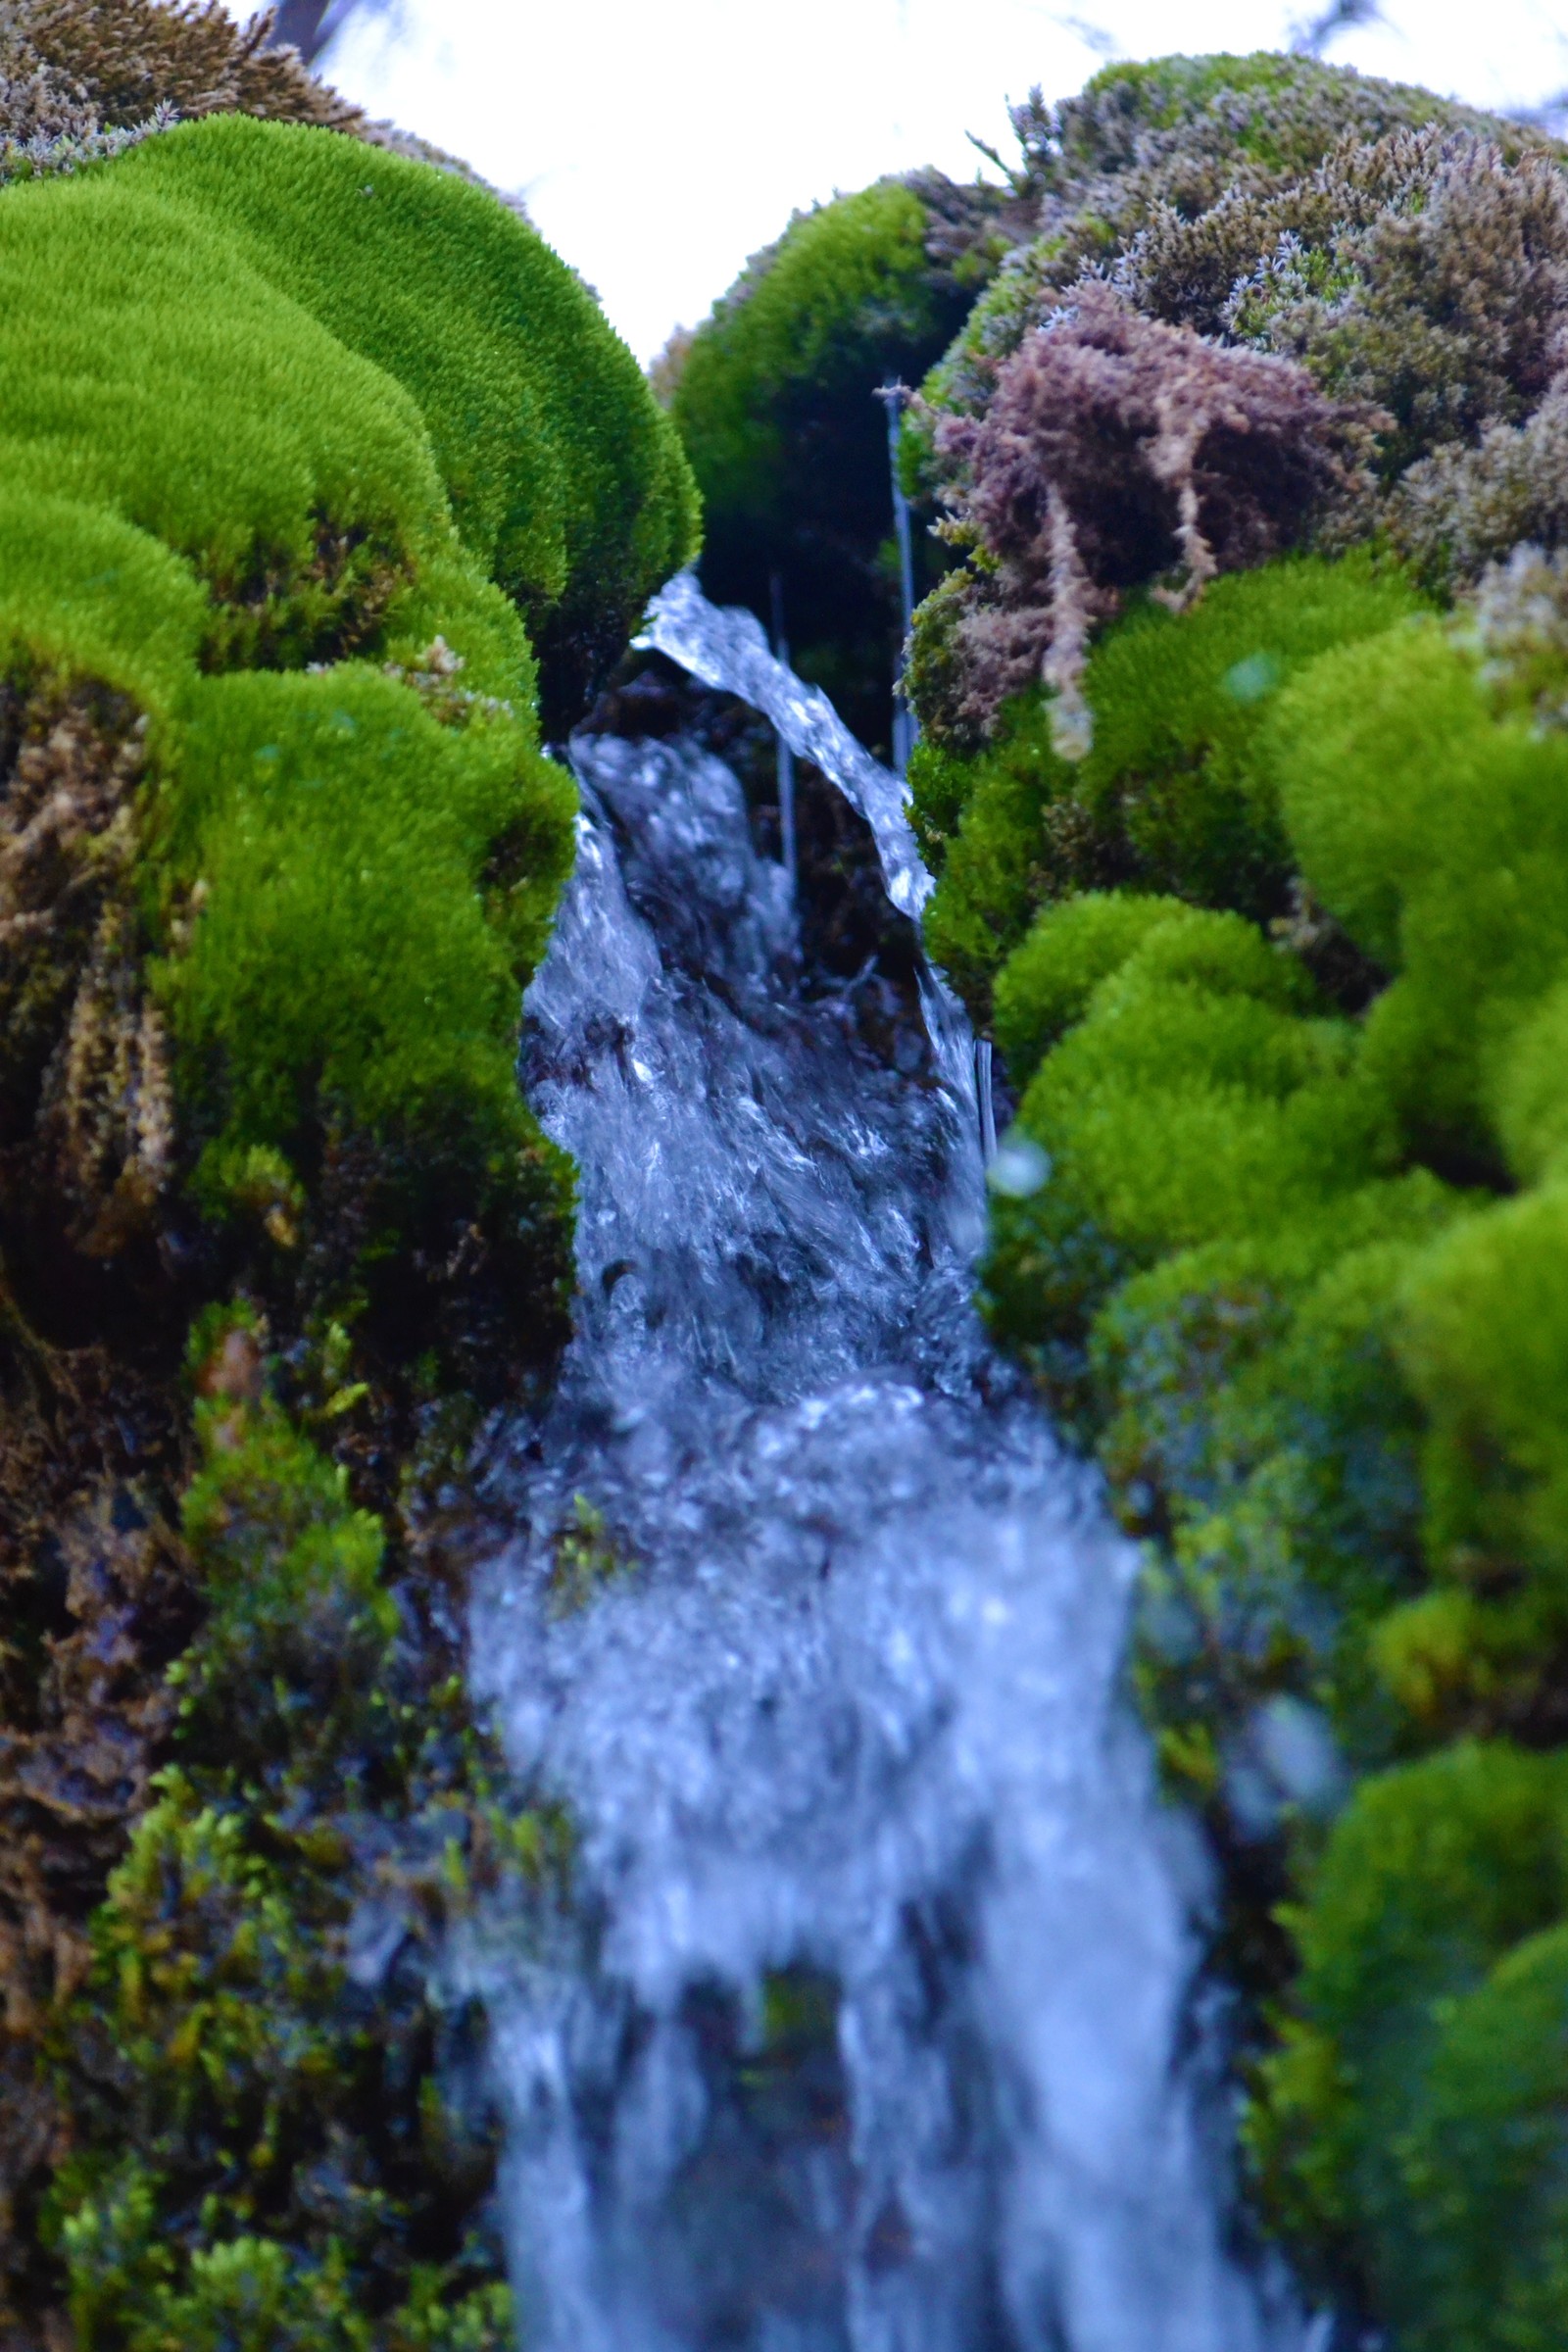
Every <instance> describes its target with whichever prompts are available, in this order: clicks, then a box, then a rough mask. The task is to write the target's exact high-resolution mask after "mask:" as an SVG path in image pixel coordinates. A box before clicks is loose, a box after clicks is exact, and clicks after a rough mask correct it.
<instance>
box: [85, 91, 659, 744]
mask: <svg viewBox="0 0 1568 2352" xmlns="http://www.w3.org/2000/svg"><path fill="white" fill-rule="evenodd" d="M115 180H116V184H117V186H124V187H126V188H129V189H131V190H135V191H138V192H140V191H149V192H151V193H152V194H154V195H156V196H157V197H159V198H160V199H162V200H164V201H166V202H167V201H172V202H174V203H176V204H177V205H178V206H179V208H180V209H182V210H183V209H184V208H186V207H189V208H190V209H192V210H194V211H196V212H197V213H198V214H199V215H200V216H201V217H202V218H203V219H205V220H208V221H214V222H217V223H221V225H222V227H223V229H224V230H225V231H226V232H227V233H228V235H229V236H230V237H231V239H232V240H233V241H234V242H235V243H237V244H238V246H239V248H240V250H241V251H242V252H243V254H244V256H245V259H246V262H247V263H248V264H249V266H250V268H251V269H253V270H255V271H256V272H257V273H258V275H260V276H261V277H263V278H265V279H266V280H268V281H269V282H270V284H272V285H274V286H276V287H277V288H279V289H280V290H281V291H282V292H283V293H285V294H286V296H287V297H288V299H289V300H290V301H291V302H292V303H294V304H295V305H297V306H299V308H300V309H302V310H303V311H305V312H307V313H308V314H309V315H310V316H311V317H312V318H313V319H317V320H319V322H320V324H321V325H322V326H323V327H324V328H325V329H327V330H328V331H329V332H330V333H331V334H332V336H333V337H334V338H335V339H336V340H337V341H338V342H339V343H340V344H342V345H344V346H346V347H347V349H348V350H349V351H351V352H353V353H355V354H357V355H359V356H360V357H361V358H363V359H365V360H366V361H368V362H370V363H372V364H373V366H374V367H375V368H377V369H379V370H382V371H384V374H385V375H386V376H390V377H391V378H392V379H393V380H394V381H395V382H396V383H398V384H399V385H401V386H402V387H403V389H404V391H405V392H406V393H407V394H408V395H410V397H411V398H412V400H413V402H414V404H415V406H416V408H417V412H418V415H419V417H420V418H421V420H422V422H423V425H424V429H425V432H426V433H427V435H428V437H429V445H430V448H431V451H432V453H433V455H434V459H435V463H436V466H437V468H438V471H439V473H440V477H441V480H442V483H443V485H444V487H445V490H446V493H447V496H448V498H449V499H450V501H451V507H452V513H453V516H454V519H455V521H456V523H457V527H458V532H459V534H460V536H461V538H462V540H463V544H464V546H465V547H466V549H467V551H468V552H469V554H470V555H471V556H472V557H473V559H474V560H475V562H476V563H477V564H479V566H480V568H481V569H482V570H483V571H485V572H487V573H488V574H489V575H490V576H492V577H493V578H495V579H496V580H498V581H499V582H500V583H501V585H502V586H503V587H504V588H505V589H506V590H507V591H508V593H509V594H510V595H512V596H514V597H515V598H516V599H517V601H518V603H519V604H520V606H521V608H522V611H523V613H524V615H525V617H526V618H527V620H528V624H529V628H530V631H531V633H532V634H533V636H534V639H535V642H536V643H537V644H538V645H539V646H540V647H541V650H542V652H543V653H544V654H545V656H546V658H547V661H548V662H549V663H550V665H551V667H552V671H553V672H554V671H556V670H559V671H560V672H561V676H560V679H559V682H557V681H555V680H554V679H553V683H555V684H556V686H557V691H556V697H555V699H556V703H557V705H558V706H567V705H568V698H569V696H570V695H571V694H572V693H577V694H580V693H581V691H582V688H583V686H584V685H585V684H586V683H587V682H588V680H589V679H590V678H591V677H592V675H593V674H594V673H595V672H596V671H597V670H600V669H602V668H603V667H604V666H605V665H606V663H607V662H608V661H610V660H613V658H614V656H615V655H616V654H617V653H618V652H619V650H620V648H621V646H622V645H623V644H624V642H625V639H626V636H627V634H628V632H629V629H630V627H631V625H632V623H633V622H634V621H635V619H636V617H637V615H638V613H640V612H641V610H642V607H643V605H644V603H645V602H646V601H647V598H648V597H649V595H650V594H651V593H652V592H653V590H654V589H655V588H657V587H659V586H661V585H662V582H663V581H664V580H666V579H667V578H669V576H670V575H671V574H672V573H673V572H675V571H678V570H679V569H680V567H681V565H682V564H685V563H688V562H689V561H690V560H691V558H692V556H693V555H694V553H695V552H696V544H697V510H696V499H695V494H694V491H693V487H692V481H691V475H690V472H689V470H688V467H687V466H686V463H685V460H684V458H683V457H682V455H681V452H680V448H679V445H678V443H677V441H676V439H675V436H674V434H673V432H672V431H671V428H670V426H669V423H668V421H667V419H666V418H665V417H663V416H662V414H661V413H660V411H659V410H658V409H657V408H656V407H655V405H654V403H653V402H652V401H651V400H650V399H649V398H648V396H647V392H646V389H645V387H644V385H643V383H642V380H641V376H640V372H639V370H638V368H637V365H636V362H635V361H634V360H633V359H632V357H631V354H630V353H629V352H628V351H627V350H626V348H625V346H624V345H623V344H622V343H621V342H620V341H619V339H618V337H616V336H615V335H614V334H613V332H612V331H611V329H610V328H609V326H608V325H607V324H606V322H605V319H604V318H603V315H602V314H601V312H600V311H599V308H598V306H597V304H596V303H595V302H594V299H593V297H592V295H591V294H590V293H589V292H588V290H587V288H586V287H585V286H583V284H582V283H581V281H580V280H579V279H578V278H576V277H575V276H574V275H573V274H572V273H571V272H570V271H569V270H565V269H564V268H563V267H562V265H561V263H560V262H559V261H558V260H557V259H556V257H555V255H554V254H553V253H552V252H551V251H550V249H549V247H548V246H547V245H546V244H545V243H544V241H543V239H542V238H541V237H540V236H539V235H538V233H537V231H535V230H534V229H533V228H531V227H530V226H529V225H528V223H527V222H526V221H521V220H519V219H518V218H517V217H516V216H515V214H513V213H511V212H509V211H508V210H507V209H506V208H505V206H503V205H501V204H498V203H497V202H496V201H495V200H494V198H492V197H491V196H489V195H488V194H487V193H486V192H485V191H484V190H482V189H480V188H477V187H474V186H471V185H470V184H469V183H468V182H467V181H466V180H463V179H461V178H458V177H456V176H455V175H453V174H451V173H448V172H435V171H432V170H430V169H429V168H428V167H426V166H423V165H420V164H416V163H411V162H409V161H408V160H407V159H406V158H404V157H402V156H397V155H392V154H388V153H386V152H384V151H381V150H377V149H367V148H365V147H363V146H360V145H357V144H351V143H350V142H348V141H346V140H343V139H336V138H330V137H323V136H321V135H320V134H319V133H315V132H312V131H310V130H307V129H302V128H293V127H279V126H276V125H265V126H264V125H262V124H259V123H251V122H247V121H246V120H245V119H244V118H243V117H240V116H227V117H223V118H221V119H218V120H216V121H213V122H210V123H199V124H190V125H187V126H183V127H181V128H180V129H179V130H177V131H176V132H174V133H173V134H172V136H171V137H169V138H167V139H161V140H159V141H158V142H157V143H156V146H151V147H148V148H147V149H146V150H145V151H143V152H141V153H139V154H138V155H137V156H136V157H135V158H134V159H131V161H130V162H129V163H127V166H126V168H125V170H124V171H123V172H117V173H116V174H115Z"/></svg>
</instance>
